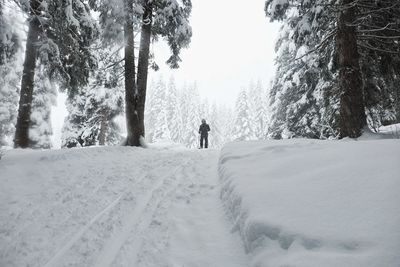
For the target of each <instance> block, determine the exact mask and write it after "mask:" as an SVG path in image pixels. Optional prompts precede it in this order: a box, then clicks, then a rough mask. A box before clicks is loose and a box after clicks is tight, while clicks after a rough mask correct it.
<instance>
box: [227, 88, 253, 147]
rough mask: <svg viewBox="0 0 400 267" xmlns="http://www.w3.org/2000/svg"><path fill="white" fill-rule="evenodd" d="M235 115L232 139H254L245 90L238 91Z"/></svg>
mask: <svg viewBox="0 0 400 267" xmlns="http://www.w3.org/2000/svg"><path fill="white" fill-rule="evenodd" d="M235 111H236V117H235V122H234V126H233V132H232V139H233V140H235V141H247V140H254V139H255V134H254V129H253V128H252V120H251V114H250V112H251V111H250V106H249V99H248V96H247V93H246V90H244V89H242V91H241V92H240V93H239V96H238V99H237V101H236V105H235Z"/></svg>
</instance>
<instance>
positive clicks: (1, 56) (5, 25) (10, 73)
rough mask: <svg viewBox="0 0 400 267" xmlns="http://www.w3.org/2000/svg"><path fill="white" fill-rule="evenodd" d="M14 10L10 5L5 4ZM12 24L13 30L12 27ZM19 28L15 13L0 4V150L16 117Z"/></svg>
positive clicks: (11, 132) (9, 139)
mask: <svg viewBox="0 0 400 267" xmlns="http://www.w3.org/2000/svg"><path fill="white" fill-rule="evenodd" d="M8 4H10V5H11V6H13V7H14V8H17V7H16V6H14V5H13V3H8ZM13 25H14V27H13ZM18 25H19V26H20V25H22V18H21V16H20V15H19V13H15V12H13V10H10V8H7V6H6V5H4V1H0V147H1V146H11V145H12V144H11V143H12V138H13V135H14V131H15V123H16V117H17V106H18V95H19V85H18V83H19V81H20V79H21V72H22V68H21V67H22V62H21V58H20V56H19V55H20V54H21V52H22V51H21V50H22V47H21V39H23V37H24V35H23V33H22V32H18V31H17V27H15V26H18Z"/></svg>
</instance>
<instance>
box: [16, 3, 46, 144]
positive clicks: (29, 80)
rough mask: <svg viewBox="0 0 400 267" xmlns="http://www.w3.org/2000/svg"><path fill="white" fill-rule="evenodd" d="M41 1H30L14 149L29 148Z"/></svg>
mask: <svg viewBox="0 0 400 267" xmlns="http://www.w3.org/2000/svg"><path fill="white" fill-rule="evenodd" d="M40 3H41V1H40V0H31V1H30V10H31V11H30V18H29V29H28V37H27V40H26V51H25V62H24V70H23V73H22V81H21V92H20V99H19V108H18V118H17V124H16V130H15V138H14V147H16V148H17V147H21V148H26V147H28V146H29V126H30V122H31V120H30V116H31V107H32V99H33V86H34V80H35V68H36V59H37V50H38V46H37V42H38V41H39V27H40V22H39V19H38V17H37V15H38V14H39V12H40V11H39V7H40Z"/></svg>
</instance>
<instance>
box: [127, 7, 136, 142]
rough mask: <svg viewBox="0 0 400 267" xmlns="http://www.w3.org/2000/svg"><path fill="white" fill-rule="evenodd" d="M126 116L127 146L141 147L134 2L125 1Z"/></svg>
mask: <svg viewBox="0 0 400 267" xmlns="http://www.w3.org/2000/svg"><path fill="white" fill-rule="evenodd" d="M124 2H125V11H126V15H125V25H124V37H125V114H126V129H127V132H128V135H127V138H126V145H128V146H139V145H140V143H139V140H136V138H135V137H136V135H135V130H136V128H137V127H136V125H138V124H139V123H138V116H137V112H136V103H137V99H136V96H135V91H136V90H135V89H136V81H135V76H136V73H135V47H134V32H133V1H132V0H125V1H124Z"/></svg>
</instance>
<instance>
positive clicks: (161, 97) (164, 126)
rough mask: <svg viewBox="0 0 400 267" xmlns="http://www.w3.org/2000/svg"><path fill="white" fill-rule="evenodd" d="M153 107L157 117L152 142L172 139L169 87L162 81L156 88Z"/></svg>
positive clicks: (152, 110)
mask: <svg viewBox="0 0 400 267" xmlns="http://www.w3.org/2000/svg"><path fill="white" fill-rule="evenodd" d="M153 100H154V101H153V105H152V106H151V107H150V108H151V112H152V113H153V114H154V115H153V116H154V117H155V121H154V133H153V136H152V141H153V142H156V141H160V140H166V139H170V132H169V127H168V126H169V125H168V124H169V123H168V112H167V87H166V85H165V82H164V81H163V80H162V79H160V80H159V81H158V82H157V84H156V87H155V91H154V99H153Z"/></svg>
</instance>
